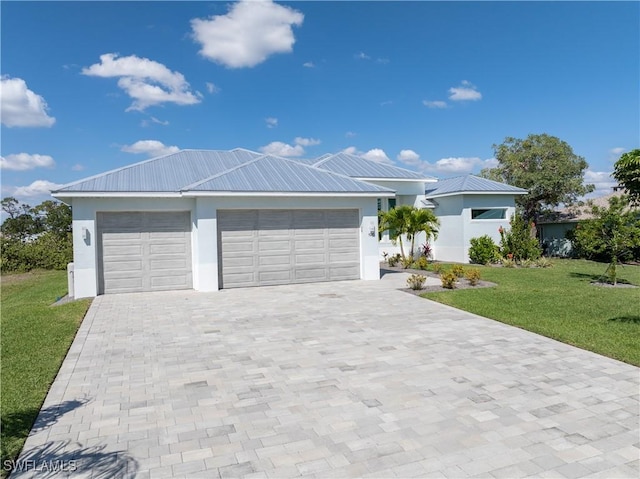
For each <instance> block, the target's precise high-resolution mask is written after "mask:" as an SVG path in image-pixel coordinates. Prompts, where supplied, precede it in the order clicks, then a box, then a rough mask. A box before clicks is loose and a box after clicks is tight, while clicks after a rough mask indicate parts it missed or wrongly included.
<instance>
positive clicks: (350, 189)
mask: <svg viewBox="0 0 640 479" xmlns="http://www.w3.org/2000/svg"><path fill="white" fill-rule="evenodd" d="M184 191H229V192H283V193H374V192H380V193H389V192H392V190H389V189H388V188H383V187H380V186H377V185H372V184H370V183H366V182H364V181H359V180H355V179H353V178H348V177H346V176H342V175H338V174H335V173H330V172H327V171H322V170H319V169H317V168H314V167H311V166H307V165H305V164H303V163H299V162H296V161H294V160H287V159H284V158H279V157H275V156H268V155H267V156H263V157H260V158H257V159H255V160H253V161H250V162H248V163H244V164H242V165H239V166H238V167H236V168H233V169H231V170H230V171H226V172H223V173H220V174H218V175H214V176H213V177H211V178H208V179H206V180H204V181H200V182H198V183H196V184H193V185H189V186H188V187H185V189H184Z"/></svg>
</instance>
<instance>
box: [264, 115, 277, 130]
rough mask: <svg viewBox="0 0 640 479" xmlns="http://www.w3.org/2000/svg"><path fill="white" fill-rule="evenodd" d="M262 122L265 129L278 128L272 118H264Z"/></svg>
mask: <svg viewBox="0 0 640 479" xmlns="http://www.w3.org/2000/svg"><path fill="white" fill-rule="evenodd" d="M264 121H265V123H266V124H267V128H275V127H277V126H278V119H277V118H274V117H272V116H270V117H269V118H265V119H264Z"/></svg>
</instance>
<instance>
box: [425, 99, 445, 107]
mask: <svg viewBox="0 0 640 479" xmlns="http://www.w3.org/2000/svg"><path fill="white" fill-rule="evenodd" d="M422 104H423V105H424V106H426V107H427V108H446V107H447V106H448V105H447V102H446V101H442V100H423V101H422Z"/></svg>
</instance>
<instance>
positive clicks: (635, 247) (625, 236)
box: [570, 195, 640, 284]
mask: <svg viewBox="0 0 640 479" xmlns="http://www.w3.org/2000/svg"><path fill="white" fill-rule="evenodd" d="M591 214H592V215H593V219H590V220H585V221H581V222H580V223H579V224H578V226H577V227H576V228H575V229H574V230H573V231H571V235H570V239H571V242H572V244H573V247H574V249H575V251H576V252H577V254H578V255H580V256H585V257H587V258H589V259H605V260H606V261H607V262H609V267H608V268H607V273H608V276H609V280H610V281H611V282H612V283H613V284H616V282H617V267H618V263H620V262H621V261H625V260H630V259H633V256H634V253H635V254H638V251H640V210H638V209H633V208H630V207H629V197H628V196H626V195H625V196H612V197H611V198H609V206H608V207H606V208H605V207H600V206H596V205H593V206H592V207H591Z"/></svg>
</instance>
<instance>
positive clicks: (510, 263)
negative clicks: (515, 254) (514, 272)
mask: <svg viewBox="0 0 640 479" xmlns="http://www.w3.org/2000/svg"><path fill="white" fill-rule="evenodd" d="M501 263H502V266H503V267H505V268H515V267H516V262H515V260H514V259H513V258H508V257H507V258H502V261H501Z"/></svg>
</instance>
